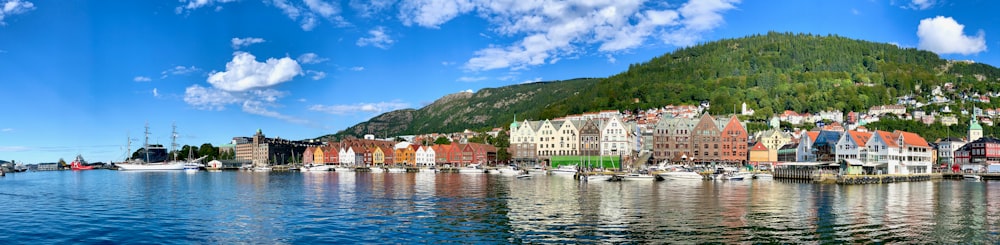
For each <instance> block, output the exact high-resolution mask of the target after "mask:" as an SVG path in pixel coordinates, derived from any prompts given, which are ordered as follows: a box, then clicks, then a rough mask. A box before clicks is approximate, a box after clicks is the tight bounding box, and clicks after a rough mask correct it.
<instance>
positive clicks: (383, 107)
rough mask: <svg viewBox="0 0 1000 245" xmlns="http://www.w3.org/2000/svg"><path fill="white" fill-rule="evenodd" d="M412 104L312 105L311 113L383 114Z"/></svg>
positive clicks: (397, 102)
mask: <svg viewBox="0 0 1000 245" xmlns="http://www.w3.org/2000/svg"><path fill="white" fill-rule="evenodd" d="M409 107H410V104H408V103H403V102H399V101H390V102H377V103H358V104H353V105H312V106H310V107H309V110H311V111H318V112H324V113H329V114H335V115H346V114H354V113H382V112H387V111H392V110H399V109H405V108H409Z"/></svg>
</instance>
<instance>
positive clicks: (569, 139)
mask: <svg viewBox="0 0 1000 245" xmlns="http://www.w3.org/2000/svg"><path fill="white" fill-rule="evenodd" d="M556 125H558V126H556ZM577 125H580V123H579V121H570V120H564V121H558V122H556V123H553V126H556V127H555V128H556V131H555V137H556V140H558V143H557V144H556V145H555V147H554V149H553V151H554V153H555V155H558V156H567V155H579V153H580V152H579V151H578V149H579V148H578V147H580V130H578V129H577Z"/></svg>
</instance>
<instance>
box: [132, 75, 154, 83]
mask: <svg viewBox="0 0 1000 245" xmlns="http://www.w3.org/2000/svg"><path fill="white" fill-rule="evenodd" d="M132 81H136V82H149V81H153V79H152V78H149V77H144V76H136V77H135V78H132Z"/></svg>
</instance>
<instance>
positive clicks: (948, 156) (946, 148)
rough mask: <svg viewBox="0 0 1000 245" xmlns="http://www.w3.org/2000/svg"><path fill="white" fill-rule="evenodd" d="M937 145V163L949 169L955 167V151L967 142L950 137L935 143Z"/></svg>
mask: <svg viewBox="0 0 1000 245" xmlns="http://www.w3.org/2000/svg"><path fill="white" fill-rule="evenodd" d="M935 144H936V145H937V156H938V160H937V163H938V164H940V165H944V166H947V167H949V168H950V167H951V166H952V165H955V151H956V150H958V148H962V146H964V145H965V140H964V139H962V138H958V137H948V138H945V139H943V140H938V142H935Z"/></svg>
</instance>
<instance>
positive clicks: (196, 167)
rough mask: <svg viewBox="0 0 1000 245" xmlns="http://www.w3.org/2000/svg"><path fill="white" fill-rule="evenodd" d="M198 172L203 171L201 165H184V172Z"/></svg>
mask: <svg viewBox="0 0 1000 245" xmlns="http://www.w3.org/2000/svg"><path fill="white" fill-rule="evenodd" d="M198 170H201V164H200V163H193V162H188V163H185V164H184V171H186V172H198Z"/></svg>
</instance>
